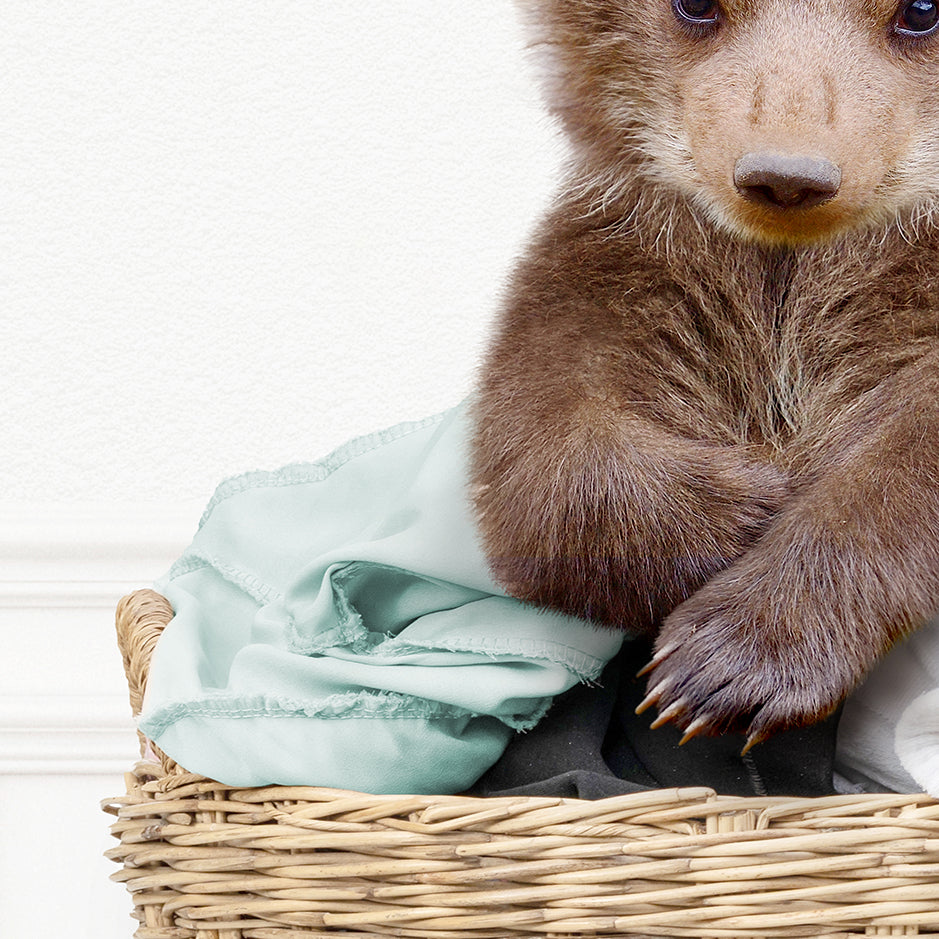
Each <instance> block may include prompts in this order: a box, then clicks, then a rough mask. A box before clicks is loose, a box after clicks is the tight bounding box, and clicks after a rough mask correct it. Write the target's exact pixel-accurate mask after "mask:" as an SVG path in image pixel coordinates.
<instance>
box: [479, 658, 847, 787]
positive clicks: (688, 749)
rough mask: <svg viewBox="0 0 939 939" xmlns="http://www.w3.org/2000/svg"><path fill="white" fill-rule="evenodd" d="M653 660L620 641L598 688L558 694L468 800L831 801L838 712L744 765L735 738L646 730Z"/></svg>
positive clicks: (778, 739) (760, 749) (739, 739)
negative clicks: (653, 791)
mask: <svg viewBox="0 0 939 939" xmlns="http://www.w3.org/2000/svg"><path fill="white" fill-rule="evenodd" d="M650 657H651V647H650V644H649V643H648V642H647V641H644V640H633V641H630V642H627V643H625V644H624V647H623V650H622V651H621V652H620V653H619V655H617V657H616V658H615V659H613V660H612V661H611V662H610V663H609V665H608V666H607V667H606V669H605V670H604V672H603V675H602V677H601V679H600V682H599V684H598V685H593V686H591V685H579V686H577V687H575V688H572V689H571V690H570V691H568V692H567V693H566V694H563V695H561V696H560V697H559V698H558V699H557V700H556V701H555V702H554V704H553V705H552V708H551V710H550V711H549V712H548V714H547V716H546V717H545V718H544V719H543V720H542V721H541V723H540V724H538V726H537V727H535V728H534V730H531V731H529V732H528V733H524V734H517V735H516V736H515V737H514V738H513V740H512V742H511V743H510V744H509V746H508V748H507V749H506V751H505V753H504V754H503V756H502V758H501V759H500V760H498V762H496V764H495V765H494V766H493V767H491V769H490V770H489V771H488V772H487V773H486V774H485V775H484V776H483V777H482V778H481V779H480V780H479V781H478V782H477V783H476V785H475V786H474V787H473V789H472V790H471V791H472V793H473V794H475V795H551V796H567V797H577V798H582V799H599V798H603V797H605V796H614V795H622V794H623V793H628V792H638V791H641V790H644V789H650V788H670V787H674V786H710V787H711V788H713V789H715V790H716V791H717V792H719V793H722V794H725V795H744V796H751V795H790V796H822V795H831V794H833V793H834V791H835V790H834V787H833V784H832V776H833V763H834V751H835V733H836V730H837V721H838V715H837V714H836V715H834V716H833V717H831V718H829V719H828V720H826V721H823V722H821V723H818V724H815V725H813V726H811V727H806V728H799V729H796V730H790V731H787V732H785V733H781V734H778V735H777V736H775V737H773V738H771V739H770V740H767V741H765V742H763V743H761V744H758V745H757V746H755V747H754V748H753V749H752V750H750V751H749V753H747V754H746V755H745V756H743V757H741V755H740V751H741V750H742V749H743V746H744V744H745V742H746V738H745V736H743V735H741V734H725V735H724V736H721V737H697V738H695V739H693V740H690V741H689V742H688V743H686V744H685V745H684V746H681V747H679V746H678V741H679V740H680V739H681V736H682V734H681V731H679V730H678V729H677V728H675V727H673V726H671V725H666V726H664V727H660V728H659V729H658V730H651V729H650V727H649V724H650V723H651V722H652V720H653V719H654V709H653V710H651V711H648V712H646V713H645V714H642V715H636V714H635V709H636V706H637V705H638V704H639V702H640V701H641V700H642V698H643V697H644V695H645V684H646V683H645V679H638V678H636V677H635V675H636V672H637V671H638V670H639V669H640V668H642V666H643V665H645V663H646V662H648V661H649V658H650Z"/></svg>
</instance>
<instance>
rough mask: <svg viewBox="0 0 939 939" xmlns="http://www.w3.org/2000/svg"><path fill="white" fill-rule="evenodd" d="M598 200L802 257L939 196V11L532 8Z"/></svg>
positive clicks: (818, 3)
mask: <svg viewBox="0 0 939 939" xmlns="http://www.w3.org/2000/svg"><path fill="white" fill-rule="evenodd" d="M520 3H521V7H522V8H523V10H524V11H525V12H526V13H527V15H528V17H529V18H530V19H531V20H532V22H533V23H534V26H535V30H536V46H538V47H539V48H541V49H542V50H544V51H545V52H546V53H547V55H546V57H545V61H546V62H547V64H548V76H549V90H550V99H551V103H552V105H553V107H554V110H555V112H556V113H557V115H558V116H559V117H560V119H561V121H562V123H563V125H564V127H565V129H566V131H567V133H568V135H569V137H570V139H571V140H572V142H573V144H574V147H575V153H576V158H577V162H578V164H579V166H580V173H579V174H578V175H579V176H580V183H581V185H582V186H583V187H584V190H585V194H586V195H588V196H589V197H590V198H591V199H593V200H594V201H596V202H602V203H603V204H604V205H609V204H610V203H612V202H615V201H616V200H617V197H618V196H622V195H626V194H627V193H628V192H630V191H632V192H635V188H636V186H637V185H644V186H646V187H648V186H650V185H652V186H654V187H659V191H660V193H661V192H662V191H663V188H664V190H666V191H667V192H668V193H669V194H670V195H672V196H674V195H676V194H677V195H680V196H683V197H684V198H685V199H687V200H689V201H690V202H691V203H692V204H693V205H695V206H696V207H697V208H698V210H699V211H701V212H702V213H703V214H704V215H705V216H706V217H707V218H708V219H710V220H711V221H712V222H713V223H715V224H717V225H718V226H719V227H720V228H723V229H724V230H726V231H729V232H731V233H732V234H734V235H735V236H737V237H739V238H742V239H745V240H749V241H757V242H763V243H768V244H777V245H791V246H796V245H799V244H805V243H810V242H818V241H824V240H828V239H831V238H832V237H833V236H835V235H837V234H839V233H841V232H844V231H846V230H848V229H852V228H863V227H877V226H885V225H889V224H891V223H893V222H894V221H895V220H899V221H900V223H901V224H904V223H905V224H910V225H912V226H915V224H916V221H917V219H919V218H923V217H924V216H928V214H929V212H930V209H931V206H932V205H933V203H934V202H935V200H936V197H937V194H939V96H937V95H936V94H934V93H933V88H934V85H935V77H936V68H937V65H939V35H937V33H939V3H937V2H936V0H900V2H899V3H898V2H897V0H845V2H844V3H830V2H823V0H651V2H649V0H643V2H641V0H520Z"/></svg>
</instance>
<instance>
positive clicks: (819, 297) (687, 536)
mask: <svg viewBox="0 0 939 939" xmlns="http://www.w3.org/2000/svg"><path fill="white" fill-rule="evenodd" d="M522 6H523V8H524V10H525V12H526V13H527V14H528V15H529V16H530V17H531V19H532V21H533V23H534V25H535V28H536V30H537V36H536V39H537V43H538V45H539V46H540V47H541V48H543V50H544V52H545V55H546V57H547V60H548V63H549V67H550V72H549V88H550V92H551V100H552V104H553V107H554V110H555V112H556V114H557V116H558V117H559V119H560V121H561V122H562V124H563V126H564V128H565V130H566V132H567V134H568V136H569V137H570V140H571V141H572V163H571V167H570V172H569V175H568V177H567V180H566V183H565V185H564V187H563V191H562V193H561V195H560V196H559V198H558V199H557V202H556V204H555V205H554V206H553V208H552V209H551V211H550V213H549V214H548V216H547V218H546V219H545V221H544V223H543V224H542V225H541V228H540V231H539V232H538V233H537V235H536V237H535V239H534V243H533V244H532V245H531V247H530V249H529V250H528V253H527V257H526V258H525V259H524V260H523V262H522V263H521V265H520V267H519V269H518V270H517V272H516V274H515V276H514V280H513V282H512V284H511V287H510V293H509V297H508V303H507V306H506V309H505V312H504V315H503V318H502V320H501V323H500V324H499V328H498V330H497V334H496V335H495V337H494V342H493V344H492V347H491V350H490V352H489V354H488V357H487V359H486V361H485V363H484V366H483V371H482V380H481V387H480V389H479V392H478V396H477V399H476V404H475V412H474V421H475V426H474V438H473V443H472V484H473V500H474V503H475V507H476V510H477V514H478V519H479V526H480V531H481V535H482V538H483V541H484V546H485V549H486V552H487V556H488V557H489V560H490V563H491V566H492V569H493V572H494V574H495V576H496V578H497V579H498V580H499V582H500V583H502V584H503V585H504V587H505V588H506V589H507V590H508V591H509V592H510V593H512V594H514V595H516V596H518V597H520V598H523V599H525V600H528V601H531V602H533V603H536V604H540V605H543V606H546V607H551V608H555V609H558V610H562V611H564V612H567V613H572V614H575V615H577V616H582V617H587V618H589V619H591V620H593V621H595V622H597V623H600V624H605V625H607V626H611V627H615V628H622V629H626V630H643V631H647V632H648V631H655V630H657V631H658V638H657V640H656V646H655V649H656V651H655V655H654V658H653V660H652V662H651V663H650V665H649V668H648V671H650V672H651V675H650V679H649V693H648V697H647V698H646V701H645V702H644V705H645V706H647V707H648V706H650V705H651V704H655V705H657V707H658V709H659V718H658V723H664V722H666V721H673V722H674V723H675V724H677V725H678V726H679V727H680V728H682V729H684V730H685V731H686V737H687V736H692V735H694V734H697V733H709V734H713V733H722V732H726V731H744V732H746V733H747V734H748V737H749V743H752V742H754V741H756V740H759V739H762V738H764V737H766V736H767V735H769V734H771V733H773V732H775V731H778V730H781V729H784V728H787V727H792V726H798V725H803V724H807V723H810V722H812V721H815V720H817V719H819V718H821V717H822V716H824V715H826V714H828V713H830V712H832V710H833V709H834V708H835V707H836V706H837V705H838V703H839V702H840V701H841V699H842V698H843V697H844V695H845V694H847V692H849V691H850V690H851V689H852V688H853V687H854V686H855V685H856V684H857V683H858V681H859V680H860V679H861V678H862V677H863V676H864V675H865V673H866V672H867V671H868V670H869V669H870V667H871V666H872V664H873V663H874V662H875V660H876V659H877V658H878V656H881V655H882V654H883V653H884V652H885V651H886V650H887V649H889V648H890V646H891V645H892V644H893V643H894V642H896V641H897V640H898V639H899V638H900V637H902V636H903V635H905V634H906V633H908V632H909V631H910V630H912V629H915V628H916V627H918V626H920V625H921V624H922V623H924V622H925V620H926V619H927V618H928V617H929V616H930V615H931V614H932V613H933V612H934V611H935V610H936V609H937V608H939V215H937V213H936V211H935V209H936V208H937V206H939V95H936V94H933V89H934V88H935V87H936V84H937V81H939V0H900V3H899V5H897V0H845V2H844V3H837V4H832V3H830V2H823V0H643V2H640V0H523V2H522ZM749 743H748V745H749Z"/></svg>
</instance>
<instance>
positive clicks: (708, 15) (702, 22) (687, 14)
mask: <svg viewBox="0 0 939 939" xmlns="http://www.w3.org/2000/svg"><path fill="white" fill-rule="evenodd" d="M914 2H921V3H925V2H926V0H914ZM672 9H674V11H675V14H676V16H677V17H678V18H679V19H680V20H683V21H684V22H686V23H691V24H692V25H694V26H713V25H714V24H715V23H716V22H717V20H718V17H719V16H720V9H721V8H720V6H718V4H717V0H673V2H672Z"/></svg>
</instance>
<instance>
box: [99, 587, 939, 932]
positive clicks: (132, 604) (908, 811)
mask: <svg viewBox="0 0 939 939" xmlns="http://www.w3.org/2000/svg"><path fill="white" fill-rule="evenodd" d="M170 615H171V610H170V609H169V607H168V605H167V603H166V601H165V600H164V599H163V598H162V597H160V596H159V595H158V594H155V593H153V592H152V591H141V592H138V593H135V594H132V595H131V596H130V597H128V598H126V599H125V600H124V601H123V602H122V603H121V606H120V607H119V610H118V632H119V636H120V642H121V648H122V652H123V654H124V661H125V665H126V667H127V674H128V681H129V684H130V688H131V701H132V704H133V707H134V710H135V711H137V710H138V709H139V706H140V695H141V690H142V688H143V685H144V683H145V680H146V674H147V664H148V662H149V658H150V654H151V652H152V650H153V646H154V644H155V640H156V638H157V637H158V635H159V632H160V630H161V629H162V628H163V626H164V625H165V623H166V622H167V621H168V619H169V617H170ZM127 788H128V792H127V795H126V796H124V797H121V798H116V799H111V800H108V801H107V802H106V803H105V805H104V807H105V810H106V811H108V812H110V813H111V814H113V815H116V816H117V819H116V821H115V823H114V825H113V827H112V831H113V833H114V835H115V836H116V837H117V838H118V839H119V840H120V846H119V847H116V848H114V849H112V850H111V851H109V852H108V856H109V857H111V858H112V859H113V860H115V861H117V862H119V863H121V864H122V865H123V869H122V870H121V871H120V872H118V873H117V874H115V875H113V879H115V880H117V881H120V882H122V883H124V884H125V885H126V886H127V888H128V890H130V891H131V893H132V895H133V897H134V902H135V904H136V912H135V915H136V917H137V918H138V919H139V920H140V923H141V926H140V928H139V929H138V931H137V933H136V936H137V937H138V939H300V937H305V939H312V937H324V939H326V937H343V936H344V937H347V939H374V937H375V936H401V937H415V939H516V937H536V936H537V937H573V936H618V937H643V936H645V937H649V936H673V937H681V936H693V937H695V939H718V937H721V939H743V937H754V936H759V937H776V936H780V937H781V936H812V937H819V939H820V937H825V939H834V937H841V939H847V937H860V936H932V937H939V803H937V802H936V801H935V800H933V799H930V798H928V797H927V796H922V795H920V796H916V795H894V794H884V795H865V796H846V797H832V798H823V799H782V798H735V797H722V796H716V795H715V794H714V793H713V792H712V791H711V790H709V789H670V790H655V791H652V792H648V793H640V794H637V795H628V796H621V797H617V798H610V799H601V800H598V801H585V800H577V799H560V798H558V799H554V798H492V799H479V798H468V797H461V796H434V797H430V796H409V795H401V796H373V795H365V794H362V793H356V792H343V791H339V790H333V789H318V788H295V787H294V788H286V787H268V788H263V789H232V788H230V787H227V786H223V785H222V784H220V783H217V782H213V781H211V780H208V779H205V778H204V777H201V776H194V775H192V774H189V773H186V772H185V771H184V770H182V769H180V768H179V767H177V766H176V765H175V764H173V763H172V762H171V761H168V760H164V762H163V765H160V764H158V763H155V762H145V763H141V764H139V765H138V766H137V767H136V769H135V770H134V771H133V772H132V773H130V774H128V776H127Z"/></svg>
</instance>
